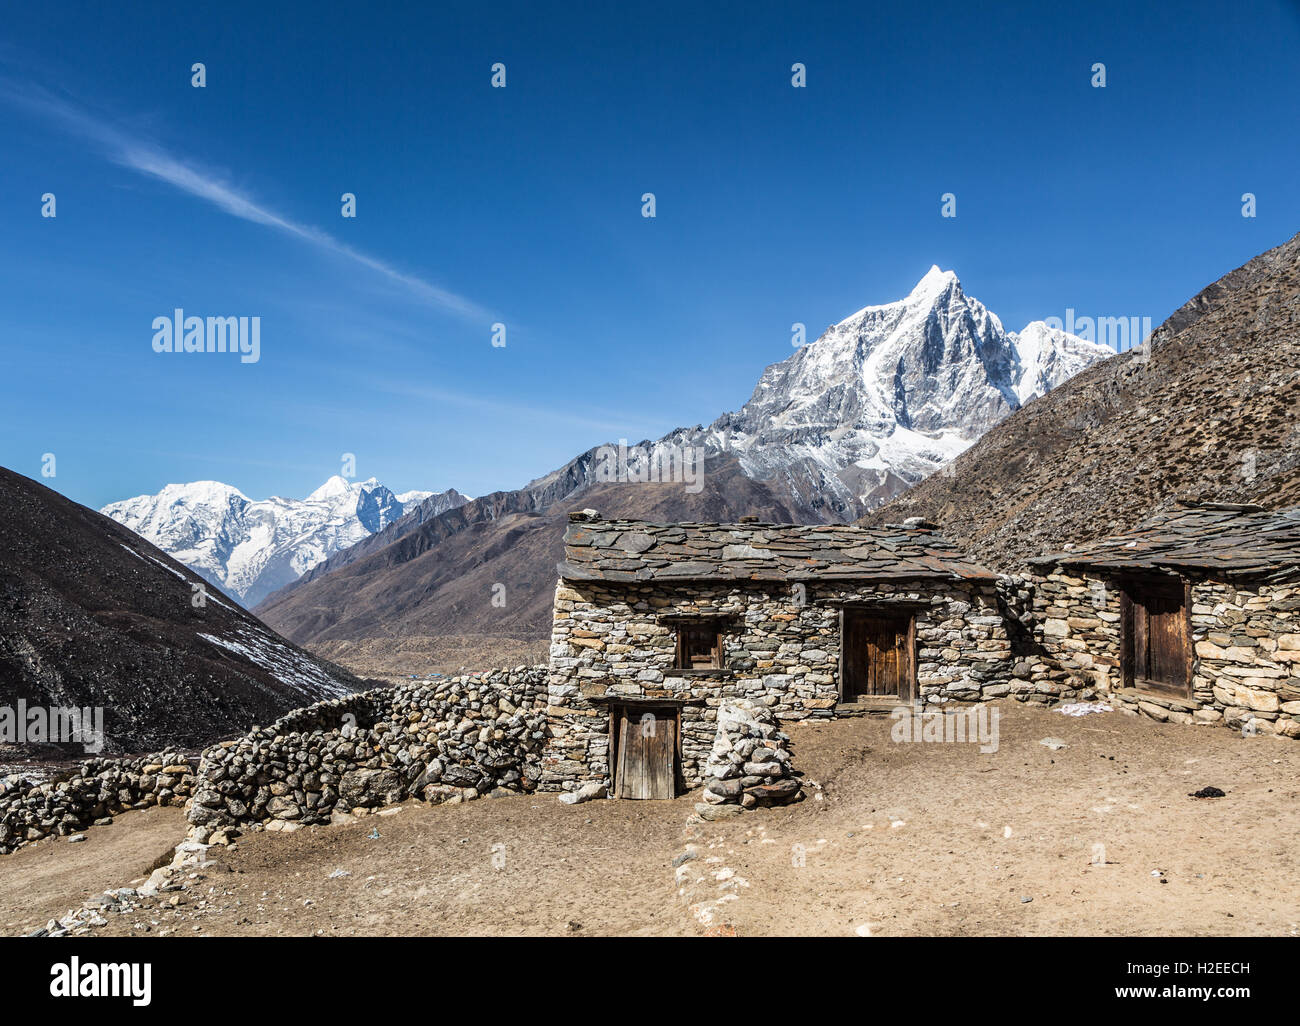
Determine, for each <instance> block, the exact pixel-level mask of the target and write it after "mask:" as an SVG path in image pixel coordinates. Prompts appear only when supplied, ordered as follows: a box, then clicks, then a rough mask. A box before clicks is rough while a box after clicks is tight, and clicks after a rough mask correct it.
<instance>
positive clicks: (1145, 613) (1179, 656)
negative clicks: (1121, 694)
mask: <svg viewBox="0 0 1300 1026" xmlns="http://www.w3.org/2000/svg"><path fill="white" fill-rule="evenodd" d="M1125 597H1126V599H1127V601H1126V602H1125V603H1124V622H1125V625H1126V627H1127V628H1128V631H1129V638H1130V641H1129V643H1128V644H1127V645H1125V646H1124V649H1125V653H1126V654H1127V655H1128V656H1129V659H1130V665H1129V667H1128V668H1126V669H1127V671H1128V672H1126V674H1125V676H1126V677H1127V678H1129V679H1131V682H1132V684H1133V686H1135V687H1138V688H1142V689H1145V690H1149V691H1157V692H1162V693H1167V694H1169V695H1171V696H1175V697H1190V694H1191V681H1190V678H1189V668H1190V664H1191V657H1190V644H1189V631H1188V623H1187V601H1186V594H1185V589H1184V586H1183V583H1182V582H1181V581H1178V580H1170V579H1160V578H1155V579H1150V580H1145V581H1136V582H1132V583H1130V584H1129V585H1128V586H1127V587H1126V589H1125Z"/></svg>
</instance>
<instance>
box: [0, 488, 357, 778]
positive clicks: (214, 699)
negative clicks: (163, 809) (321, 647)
mask: <svg viewBox="0 0 1300 1026" xmlns="http://www.w3.org/2000/svg"><path fill="white" fill-rule="evenodd" d="M201 581H202V579H201V578H200V577H198V576H197V575H196V574H194V573H193V572H192V571H190V570H188V569H187V568H185V567H184V566H182V565H181V564H180V563H178V562H176V561H175V560H174V559H172V558H171V557H170V556H168V555H166V554H165V553H164V552H162V551H161V550H159V549H157V548H155V547H154V546H152V545H150V544H149V543H148V542H146V541H145V540H144V539H142V538H141V537H140V536H139V535H137V534H134V533H133V532H131V531H130V530H128V529H127V528H125V527H122V526H121V525H120V524H117V523H115V522H114V521H113V520H110V519H109V518H108V517H105V516H103V515H101V514H99V513H96V512H95V511H93V510H90V509H87V508H86V507H84V506H80V505H78V504H77V503H75V502H72V501H70V500H69V499H66V498H64V497H63V496H61V495H59V494H58V493H57V492H54V491H51V490H50V489H49V488H46V487H45V486H44V485H42V484H39V483H37V482H36V481H32V480H30V479H29V478H26V477H23V476H22V475H20V474H15V473H13V472H12V471H10V470H6V469H4V468H0V704H3V705H14V704H16V703H17V702H18V701H19V700H25V701H26V702H27V703H28V705H29V706H33V705H41V706H48V705H56V706H77V707H87V706H90V707H95V706H100V707H102V708H103V710H104V729H105V734H106V735H107V737H106V749H105V750H106V751H135V752H139V751H147V750H149V749H156V748H162V747H165V746H182V747H192V746H198V745H202V744H206V743H208V742H210V741H212V740H214V739H217V738H221V737H226V736H229V735H231V734H235V733H241V732H243V731H246V730H247V729H248V728H249V727H250V726H252V725H253V724H256V723H267V722H270V721H271V720H274V719H275V718H276V717H277V716H280V715H282V714H283V713H285V712H286V711H288V710H290V709H293V708H295V707H297V706H301V705H306V704H308V703H311V702H315V701H318V700H320V699H322V698H327V697H331V696H333V695H340V694H345V693H348V692H350V691H353V690H356V689H357V688H359V687H361V686H362V682H361V681H360V680H358V679H357V678H356V677H354V676H353V675H352V674H350V673H348V672H347V671H345V670H342V669H340V668H338V667H336V666H333V665H331V664H328V663H324V662H322V661H320V660H318V659H316V658H315V657H313V656H311V655H309V654H307V653H306V652H303V651H302V650H301V649H299V648H297V647H296V646H294V645H291V644H290V643H288V642H287V641H285V640H284V639H283V638H281V637H279V636H278V635H276V634H274V633H273V632H272V631H270V630H269V629H268V628H267V627H266V626H265V625H264V624H262V623H261V622H259V621H258V620H257V619H255V618H254V617H253V616H252V615H250V614H249V613H247V612H245V611H244V610H243V609H241V608H240V607H239V606H238V605H237V604H236V603H235V602H234V601H233V600H231V599H230V598H228V597H227V596H225V595H223V594H221V593H220V592H218V591H217V590H216V589H215V588H214V587H213V586H212V585H211V584H207V585H206V590H207V594H208V599H207V601H206V603H205V604H204V605H202V606H200V607H195V606H194V605H193V604H192V603H191V598H192V595H193V590H192V586H193V585H194V584H197V583H200V582H201ZM200 634H207V635H209V636H211V637H213V638H217V639H219V640H220V641H222V642H224V643H225V644H224V645H222V644H214V643H213V642H211V641H208V640H205V639H204V638H201V637H200V636H199V635H200ZM229 645H233V646H238V647H239V648H242V649H243V650H244V651H243V652H241V651H236V650H234V649H232V648H231V647H226V646H229ZM251 653H256V654H257V656H258V658H259V659H261V661H262V662H261V664H259V662H258V661H257V660H255V659H254V658H253V657H252V655H251ZM268 667H269V668H268Z"/></svg>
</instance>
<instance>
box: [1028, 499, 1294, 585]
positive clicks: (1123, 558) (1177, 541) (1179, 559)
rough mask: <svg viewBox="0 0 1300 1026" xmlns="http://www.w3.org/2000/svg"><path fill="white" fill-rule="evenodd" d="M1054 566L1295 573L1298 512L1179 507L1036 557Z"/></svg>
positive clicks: (1261, 574)
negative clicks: (1128, 528)
mask: <svg viewBox="0 0 1300 1026" xmlns="http://www.w3.org/2000/svg"><path fill="white" fill-rule="evenodd" d="M1029 562H1030V563H1031V564H1032V565H1035V566H1038V567H1040V568H1041V567H1043V566H1044V565H1050V564H1059V565H1061V566H1085V567H1092V568H1095V569H1104V570H1113V571H1142V570H1171V571H1200V572H1205V571H1211V572H1214V574H1215V575H1216V576H1220V577H1237V578H1242V577H1275V578H1279V579H1280V578H1286V577H1291V576H1295V575H1297V574H1300V509H1288V510H1280V511H1268V510H1264V509H1262V508H1261V507H1259V506H1247V505H1240V504H1234V503H1222V502H1201V503H1190V502H1188V503H1182V504H1180V506H1179V507H1178V508H1176V509H1174V510H1171V511H1170V512H1168V513H1160V514H1157V515H1156V516H1153V517H1151V518H1150V519H1148V520H1146V521H1143V523H1142V524H1141V525H1140V526H1138V527H1137V528H1136V529H1135V530H1133V531H1129V532H1128V533H1126V534H1119V535H1115V536H1113V537H1110V538H1104V539H1102V540H1101V541H1096V542H1089V543H1087V544H1084V545H1079V546H1078V547H1077V548H1071V549H1068V550H1066V551H1064V552H1057V553H1053V554H1051V555H1048V556H1040V557H1038V558H1036V559H1032V560H1030V561H1029Z"/></svg>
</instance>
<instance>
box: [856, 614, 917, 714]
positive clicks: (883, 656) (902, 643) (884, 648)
mask: <svg viewBox="0 0 1300 1026" xmlns="http://www.w3.org/2000/svg"><path fill="white" fill-rule="evenodd" d="M911 637H912V618H911V617H910V616H900V615H896V614H882V613H871V612H863V611H859V610H853V609H846V610H844V636H843V639H842V641H841V644H842V645H843V653H842V654H843V673H844V680H843V697H844V701H846V702H852V701H854V700H855V699H861V698H886V697H895V698H898V699H899V701H904V702H910V701H911V700H912V652H911Z"/></svg>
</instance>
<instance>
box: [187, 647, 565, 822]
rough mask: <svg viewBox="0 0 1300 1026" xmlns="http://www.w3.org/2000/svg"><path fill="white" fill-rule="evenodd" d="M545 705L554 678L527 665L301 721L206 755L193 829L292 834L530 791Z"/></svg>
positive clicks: (368, 700) (394, 692)
mask: <svg viewBox="0 0 1300 1026" xmlns="http://www.w3.org/2000/svg"><path fill="white" fill-rule="evenodd" d="M545 700H546V668H545V667H541V666H535V667H523V666H521V667H516V668H515V669H513V670H492V671H489V672H488V673H485V674H482V675H479V676H473V677H453V678H449V679H447V680H444V681H440V682H436V683H435V682H418V683H412V684H402V685H399V686H398V687H395V688H391V689H378V690H374V691H367V692H362V693H360V694H356V695H349V696H347V697H345V698H340V699H335V700H333V701H328V702H321V703H319V704H317V705H314V706H309V707H307V708H305V709H300V710H296V711H294V712H292V713H289V714H288V715H287V716H284V717H283V718H281V719H280V720H277V721H276V722H275V723H273V724H271V725H270V726H269V727H255V728H254V729H253V730H251V731H250V732H249V733H247V734H245V735H244V736H243V737H240V738H237V739H235V740H233V741H223V742H221V743H219V744H216V745H213V746H211V747H210V748H208V749H207V751H205V752H204V753H203V759H202V762H201V763H200V765H199V771H198V781H197V785H196V787H195V793H194V801H193V804H192V806H191V808H190V812H189V819H190V822H191V823H192V824H194V826H195V827H197V828H200V829H203V828H206V830H207V831H208V832H209V833H210V832H211V831H213V830H217V829H220V828H225V827H230V826H241V825H245V824H252V825H253V826H254V828H255V829H257V828H262V829H269V830H286V829H290V830H293V829H297V828H298V827H299V826H302V825H306V824H314V823H328V822H330V821H331V819H335V818H338V817H339V816H340V815H352V814H364V813H365V812H367V811H369V810H370V809H373V808H376V807H379V806H383V805H391V804H394V803H396V802H400V801H403V800H405V799H407V798H412V797H414V798H421V799H423V800H425V801H429V802H463V801H471V800H473V799H475V798H479V797H481V796H484V795H495V794H506V793H513V792H520V791H530V790H532V789H533V787H534V786H535V783H536V781H537V779H538V777H539V775H540V772H541V761H540V760H541V752H542V746H543V743H544V738H545V730H546V717H545Z"/></svg>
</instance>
